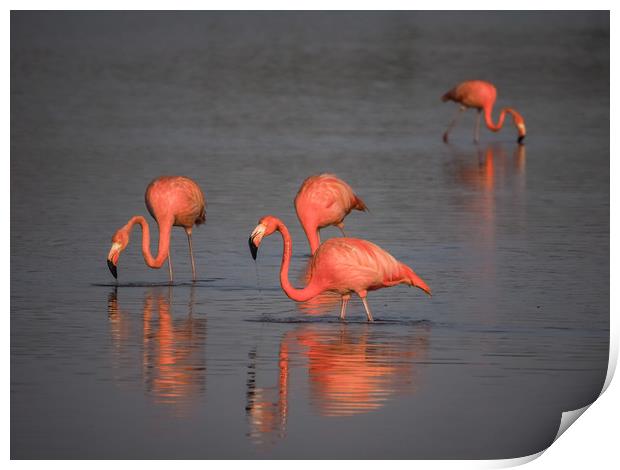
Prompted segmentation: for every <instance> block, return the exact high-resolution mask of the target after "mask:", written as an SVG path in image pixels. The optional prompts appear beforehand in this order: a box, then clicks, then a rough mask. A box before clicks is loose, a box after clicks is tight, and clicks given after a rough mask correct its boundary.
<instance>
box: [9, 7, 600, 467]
mask: <svg viewBox="0 0 620 470" xmlns="http://www.w3.org/2000/svg"><path fill="white" fill-rule="evenodd" d="M474 77H480V78H486V79H488V80H491V81H493V82H495V83H496V84H497V86H498V88H499V99H498V105H499V106H504V105H512V106H514V107H516V108H517V109H519V110H520V111H521V112H522V113H523V114H524V116H525V118H526V121H527V127H528V132H529V135H528V137H527V139H526V145H525V146H522V147H519V146H517V144H516V143H515V139H516V133H515V131H514V129H513V128H512V127H510V126H509V127H507V128H506V129H504V130H503V131H502V132H500V133H497V134H492V133H490V132H488V131H486V130H483V131H482V139H481V143H480V144H479V145H474V144H473V143H472V142H471V138H472V130H473V123H474V114H473V112H471V111H470V112H469V113H466V115H465V116H464V117H463V118H462V121H461V123H460V124H459V125H458V126H457V128H456V129H455V131H454V132H453V135H452V139H451V143H450V144H449V145H445V144H444V143H443V142H442V141H441V134H442V132H443V130H444V128H445V126H446V125H447V123H448V121H449V120H450V119H451V117H452V115H453V113H454V109H455V107H454V105H452V104H443V103H441V101H440V100H439V97H440V96H441V95H442V94H443V93H444V92H445V91H446V90H447V89H449V88H450V87H451V86H452V85H454V84H455V83H456V82H457V81H459V80H462V79H466V78H474ZM496 115H497V114H496ZM322 171H329V172H333V173H336V174H337V175H339V176H341V177H343V178H344V179H346V180H347V181H348V182H349V183H350V184H351V185H352V186H353V188H354V189H355V190H356V192H357V193H358V194H359V195H360V196H361V197H362V198H363V199H364V201H365V202H366V204H367V205H368V207H369V208H370V212H369V213H359V212H356V213H353V214H351V215H350V216H349V217H348V218H347V219H346V225H347V231H348V234H349V235H350V236H358V237H361V238H366V239H369V240H372V241H374V242H375V243H377V244H379V245H380V246H382V247H384V248H385V249H387V250H388V251H390V252H391V253H392V254H393V255H394V256H395V257H396V258H398V259H400V260H402V261H404V262H406V263H407V264H409V265H410V266H412V267H413V268H414V270H415V271H416V272H417V273H418V274H419V275H420V276H421V277H422V278H423V279H424V280H425V281H426V282H427V283H428V284H429V285H430V286H431V288H432V289H433V297H432V298H428V297H427V296H425V295H424V294H423V293H422V292H421V291H419V290H414V289H408V288H406V287H403V286H401V287H396V288H391V289H384V290H381V291H377V292H372V293H371V294H370V295H369V303H370V305H371V308H372V309H373V313H374V315H375V318H376V319H377V322H376V323H375V324H372V325H369V324H367V323H366V322H365V321H364V319H365V314H364V310H363V306H362V304H361V302H360V301H359V299H353V300H352V302H350V304H349V311H348V319H347V321H346V323H342V322H340V321H339V320H338V318H337V315H338V311H339V305H338V299H334V298H332V297H329V296H323V297H320V298H318V299H316V300H314V301H312V302H310V303H306V304H295V303H294V302H292V301H290V300H289V299H288V298H287V297H286V296H285V295H284V294H283V293H282V291H281V289H280V287H279V282H278V269H279V262H280V255H281V249H282V247H281V242H280V241H279V240H278V238H276V237H273V238H269V239H267V240H266V241H265V242H264V243H263V245H262V246H261V251H260V253H259V258H258V261H257V263H256V264H255V263H254V261H252V259H251V257H250V253H249V252H248V247H247V237H248V235H249V233H250V231H251V230H252V229H253V228H254V226H255V225H256V223H257V221H258V219H259V218H260V217H261V216H262V215H265V214H267V213H273V214H275V215H277V216H279V217H280V218H282V219H283V220H284V221H285V222H286V223H287V224H288V227H289V229H290V231H291V235H292V238H293V240H294V247H293V251H294V256H293V271H294V276H295V279H297V284H300V282H301V281H300V280H299V279H301V278H302V277H303V276H302V275H303V269H304V266H305V264H306V263H307V260H308V257H307V251H308V247H307V244H306V242H305V240H304V238H303V231H302V230H301V228H300V226H299V223H298V222H297V220H296V217H295V214H294V208H293V203H292V201H293V197H294V195H295V193H296V191H297V189H298V187H299V185H300V183H301V182H302V181H303V179H304V178H305V177H306V176H308V175H310V174H314V173H318V172H322ZM161 174H185V175H188V176H191V177H193V178H194V179H195V180H196V181H197V182H198V183H199V184H200V185H201V187H202V188H203V190H204V192H205V194H206V197H207V201H208V208H207V222H206V224H205V225H204V226H201V227H199V228H198V229H196V230H195V231H194V251H195V255H196V262H197V270H198V277H199V281H198V282H196V283H195V284H192V283H191V267H190V264H189V260H188V256H187V246H186V239H185V235H184V233H183V232H182V231H181V230H180V229H175V231H173V242H172V246H173V251H172V260H173V266H174V270H175V276H176V280H175V283H174V285H172V286H169V285H168V283H167V276H168V273H167V269H162V270H151V269H148V268H147V267H146V266H145V265H144V262H143V261H142V258H141V253H140V244H139V236H140V235H139V231H136V232H135V233H134V236H133V239H132V243H131V244H130V246H129V248H128V249H127V250H126V251H125V252H124V253H123V254H122V256H121V259H120V262H119V280H118V284H117V283H115V282H114V280H113V279H112V277H111V276H110V273H109V272H108V269H107V266H106V262H105V257H106V254H107V252H108V250H109V245H110V238H111V236H112V233H113V232H114V231H115V230H116V229H117V228H118V227H120V226H121V225H123V224H124V223H125V222H126V221H127V220H128V219H129V217H130V216H132V215H134V214H143V215H145V214H146V210H145V207H144V199H143V198H144V189H145V187H146V185H147V184H148V182H149V181H150V180H151V179H152V178H154V177H156V176H158V175H161ZM155 236H156V230H155ZM330 236H339V232H338V230H337V229H336V228H328V229H325V230H323V231H322V237H323V239H325V238H327V237H330ZM152 245H154V246H155V242H153V243H152ZM608 344H609V21H608V15H607V14H603V13H601V14H598V13H597V14H593V13H584V12H579V13H576V14H555V13H545V14H540V13H538V14H525V13H522V14H510V13H509V14H485V13H469V14H467V15H465V16H464V15H463V14H455V13H454V14H453V13H447V14H433V13H424V14H420V13H402V12H400V13H381V14H379V13H373V14H360V13H332V14H319V13H316V14H308V13H305V14H301V13H300V14H292V13H291V14H274V13H262V14H257V13H255V14H230V13H203V14H196V13H193V14H190V13H185V14H136V13H123V14H112V13H105V14H101V13H99V14H92V13H72V14H63V13H13V14H12V16H11V456H12V457H13V458H57V457H61V458H134V457H137V458H174V457H183V458H284V457H289V458H312V457H314V458H329V457H331V458H347V457H348V458H508V457H517V456H522V455H525V454H530V453H533V452H537V451H539V450H542V449H543V448H545V447H546V446H547V445H548V444H549V443H550V442H551V440H552V439H553V437H554V436H555V433H556V431H557V428H558V425H559V421H560V412H561V411H562V410H569V409H575V408H579V407H582V406H584V405H585V404H587V403H590V402H591V401H592V400H593V399H594V398H595V397H596V396H597V394H598V392H599V391H600V389H601V386H602V384H603V381H604V378H605V373H606V369H607V355H608Z"/></svg>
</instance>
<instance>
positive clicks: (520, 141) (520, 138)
mask: <svg viewBox="0 0 620 470" xmlns="http://www.w3.org/2000/svg"><path fill="white" fill-rule="evenodd" d="M523 139H525V136H524V135H520V136H519V138H518V139H517V143H519V144H523Z"/></svg>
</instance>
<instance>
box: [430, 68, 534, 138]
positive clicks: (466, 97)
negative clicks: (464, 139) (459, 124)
mask: <svg viewBox="0 0 620 470" xmlns="http://www.w3.org/2000/svg"><path fill="white" fill-rule="evenodd" d="M496 98H497V89H496V88H495V86H494V85H493V84H492V83H489V82H485V81H482V80H469V81H466V82H461V83H459V84H458V85H457V86H455V87H454V88H452V89H451V90H450V91H448V92H447V93H446V94H444V95H443V96H442V97H441V100H442V101H444V102H445V101H454V102H455V103H458V104H459V105H460V106H459V109H458V111H457V112H456V115H455V116H454V118H453V119H452V121H451V122H450V125H449V126H448V128H447V129H446V132H445V133H444V135H443V140H444V142H448V134H449V133H450V131H451V130H452V128H453V127H454V125H455V124H456V121H457V120H458V118H459V117H460V116H461V113H462V112H463V111H465V110H466V109H467V108H474V109H477V110H478V115H477V117H476V127H475V128H474V142H476V143H477V142H478V140H480V113H482V111H484V122H485V123H486V125H487V127H488V128H489V129H490V130H492V131H493V132H497V131H499V130H500V129H501V128H502V126H503V125H504V119H505V117H506V113H508V114H510V115H511V116H512V119H513V121H514V124H515V126H516V128H517V130H518V132H519V137H518V139H517V142H519V143H520V144H521V143H522V142H523V139H524V138H525V134H526V132H525V121H524V120H523V116H521V115H520V114H519V113H518V112H517V110H516V109H513V108H503V109H502V110H501V112H500V115H499V119H498V121H497V124H494V123H493V118H492V116H491V113H492V112H493V105H494V104H495V99H496Z"/></svg>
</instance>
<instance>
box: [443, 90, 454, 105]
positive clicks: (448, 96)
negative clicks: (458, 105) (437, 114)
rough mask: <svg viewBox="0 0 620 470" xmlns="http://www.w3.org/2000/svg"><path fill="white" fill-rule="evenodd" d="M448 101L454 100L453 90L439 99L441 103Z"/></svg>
mask: <svg viewBox="0 0 620 470" xmlns="http://www.w3.org/2000/svg"><path fill="white" fill-rule="evenodd" d="M450 100H454V89H452V90H450V91H448V92H446V93H444V95H443V96H442V97H441V101H443V102H444V103H445V102H446V101H450Z"/></svg>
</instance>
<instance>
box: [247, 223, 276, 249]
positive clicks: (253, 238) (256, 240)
mask: <svg viewBox="0 0 620 470" xmlns="http://www.w3.org/2000/svg"><path fill="white" fill-rule="evenodd" d="M277 228H278V220H277V219H276V218H275V217H273V216H271V215H266V216H265V217H263V218H262V219H260V220H259V221H258V225H257V226H256V228H255V229H254V230H252V233H251V234H250V239H249V240H248V243H249V245H250V253H252V258H254V259H256V255H257V254H258V247H259V246H260V244H261V241H262V240H263V238H265V237H268V236H269V235H271V234H272V233H273V232H275V231H276V229H277Z"/></svg>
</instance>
